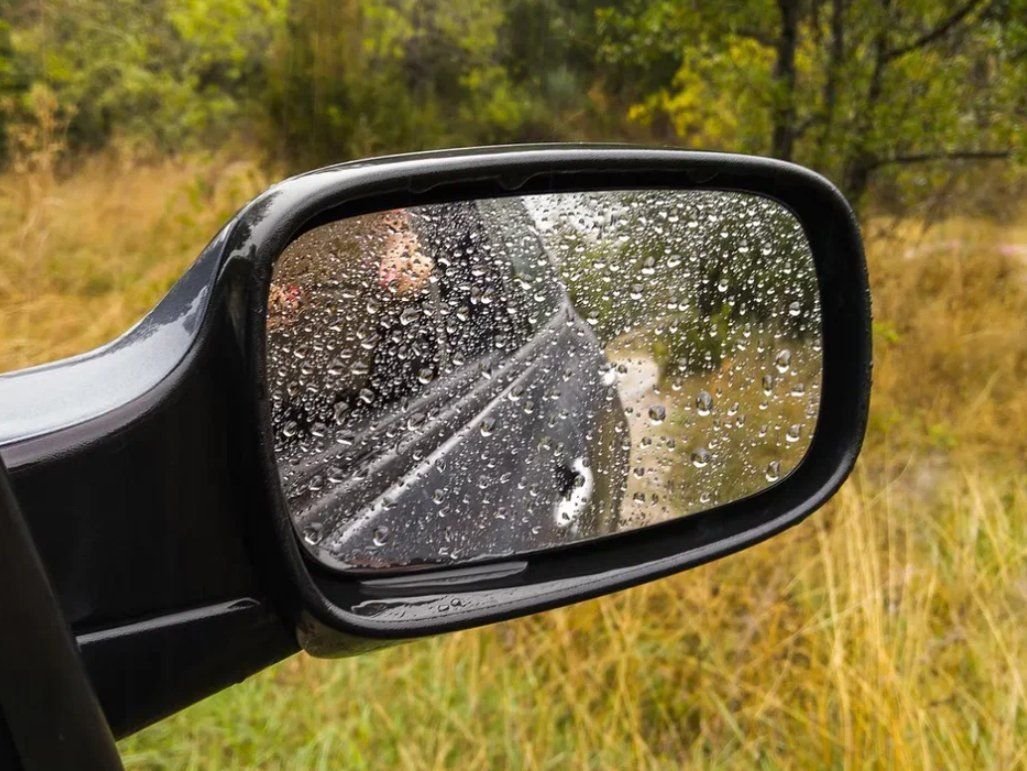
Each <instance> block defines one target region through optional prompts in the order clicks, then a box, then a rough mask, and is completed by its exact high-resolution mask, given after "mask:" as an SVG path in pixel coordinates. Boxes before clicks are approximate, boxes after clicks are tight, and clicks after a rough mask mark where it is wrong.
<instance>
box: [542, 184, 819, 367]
mask: <svg viewBox="0 0 1027 771" xmlns="http://www.w3.org/2000/svg"><path fill="white" fill-rule="evenodd" d="M557 206H558V205H557ZM576 217H577V218H581V217H585V218H586V220H587V219H588V218H594V219H596V220H597V221H599V220H601V222H600V224H599V225H597V226H596V227H595V228H592V229H586V230H585V231H582V230H581V228H580V227H579V226H577V225H574V224H573V222H574V220H575V218H576ZM565 219H566V220H567V221H564V222H557V223H556V224H555V225H554V226H553V231H554V232H553V233H552V234H551V235H550V236H549V238H550V243H551V252H553V253H554V254H555V255H557V257H558V260H559V262H560V265H561V271H562V274H563V278H564V281H565V283H566V284H567V286H568V288H569V291H570V294H571V298H572V300H573V301H574V303H575V305H576V307H577V308H578V311H579V313H580V314H581V315H582V316H584V317H585V318H587V319H588V320H589V322H590V323H591V324H592V325H593V326H594V328H595V330H596V333H597V334H598V335H599V338H600V339H601V340H603V341H609V340H612V339H613V338H615V337H617V336H619V335H623V334H632V333H634V332H640V331H642V330H640V329H639V328H638V326H639V325H641V326H643V327H645V328H646V329H647V331H646V337H647V342H648V344H649V345H650V346H651V349H652V353H653V357H654V358H655V359H656V361H657V362H658V363H659V364H660V365H661V369H662V371H663V372H664V373H667V372H669V371H672V370H677V371H680V372H682V373H685V372H694V371H698V370H702V369H713V368H716V367H718V366H720V364H721V362H722V361H723V359H724V358H725V356H726V355H727V353H728V351H730V350H731V349H732V348H733V347H734V345H735V344H736V343H737V342H738V339H739V338H740V336H742V335H743V334H744V333H745V331H746V330H747V329H748V330H750V331H751V330H752V329H753V328H754V327H760V326H771V327H773V328H774V329H776V330H778V331H779V332H780V333H781V334H785V335H787V336H790V337H805V336H808V335H811V334H817V333H818V332H819V328H818V326H817V322H816V319H817V318H818V315H819V311H818V309H817V303H818V298H817V289H816V276H815V271H814V269H813V265H812V255H811V254H810V251H809V246H808V243H807V241H806V238H805V235H804V233H803V232H802V229H801V228H800V227H799V225H798V223H797V221H796V220H795V218H794V217H793V216H792V215H791V214H790V213H789V212H788V211H787V210H786V209H784V208H783V207H782V206H780V205H779V204H777V203H774V202H772V201H769V200H767V199H763V198H757V197H755V196H751V195H740V194H733V193H717V192H702V193H695V192H693V193H666V192H638V193H617V194H612V193H604V194H596V195H590V196H582V197H581V201H580V203H579V205H578V207H577V209H575V211H574V214H573V216H570V217H567V218H565ZM568 222H570V223H571V224H568ZM614 268H616V270H615V271H614ZM636 290H637V291H636ZM654 329H659V330H661V332H660V333H659V334H656V333H654V331H653V330H654Z"/></svg>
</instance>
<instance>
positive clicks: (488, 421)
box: [480, 418, 496, 436]
mask: <svg viewBox="0 0 1027 771" xmlns="http://www.w3.org/2000/svg"><path fill="white" fill-rule="evenodd" d="M480 430H481V435H482V436H492V433H493V432H494V431H495V430H496V419H495V418H485V419H484V420H482V421H481V426H480Z"/></svg>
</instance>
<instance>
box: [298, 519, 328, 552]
mask: <svg viewBox="0 0 1027 771" xmlns="http://www.w3.org/2000/svg"><path fill="white" fill-rule="evenodd" d="M323 537H324V527H322V525H321V523H320V522H315V523H314V524H312V525H307V526H306V527H305V528H303V540H304V541H306V542H307V543H309V544H310V545H311V546H315V545H317V544H319V543H321V539H322V538H323Z"/></svg>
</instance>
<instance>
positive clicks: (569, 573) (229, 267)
mask: <svg viewBox="0 0 1027 771" xmlns="http://www.w3.org/2000/svg"><path fill="white" fill-rule="evenodd" d="M870 363H871V349H870V306H869V294H868V288H867V277H866V266H865V261H864V258H863V252H862V244H861V241H860V236H859V231H858V228H857V225H856V222H855V219H854V217H853V214H852V212H851V210H850V209H849V207H848V205H847V204H846V202H845V200H844V199H843V198H842V196H841V195H840V194H839V193H838V191H837V190H836V189H835V188H834V187H832V186H831V185H830V184H829V183H828V182H827V181H825V180H824V179H823V178H822V177H820V176H818V175H816V174H814V173H812V172H810V171H807V170H805V169H802V168H800V167H798V166H794V165H791V164H787V163H781V162H777V161H772V160H767V159H759V158H750V157H742V156H733V155H721V154H710V153H695V152H685V151H678V150H649V149H633V148H626V147H595V146H539V147H531V146H527V147H511V148H482V149H477V150H469V151H459V152H437V153H424V154H416V155H408V156H396V157H393V158H384V159H379V160H374V161H367V162H360V163H351V164H343V165H340V166H335V167H330V168H327V169H322V170H320V171H316V172H312V173H309V174H305V175H302V176H299V177H295V178H292V179H290V180H286V181H285V182H282V183H281V184H279V185H276V186H275V187H273V188H271V189H270V190H269V191H267V192H266V193H265V194H263V195H262V196H261V197H259V198H257V199H256V200H255V201H253V202H252V203H250V204H249V205H248V206H247V207H246V208H244V209H243V210H242V211H241V212H240V213H239V214H238V215H237V216H236V218H235V219H234V220H233V221H232V222H231V223H229V225H228V226H227V227H226V228H225V229H224V230H223V231H222V233H221V234H219V236H218V237H217V238H216V239H215V241H214V242H212V244H211V245H210V247H208V249H207V251H206V252H205V254H204V256H203V257H201V259H200V261H199V262H198V263H197V264H196V266H194V268H193V269H192V270H191V271H190V273H189V274H187V276H185V277H184V278H183V279H182V281H181V282H180V284H179V285H178V286H177V287H176V288H175V289H173V290H172V292H171V294H169V296H168V298H167V299H166V300H165V301H164V302H163V303H162V304H161V305H160V306H158V308H157V309H155V311H154V312H153V313H152V314H151V316H150V317H148V318H147V319H146V320H144V321H143V322H142V323H141V324H140V325H139V326H138V327H137V328H136V329H134V330H133V331H131V332H129V333H128V334H127V335H126V336H125V337H124V338H122V339H121V340H119V341H116V342H115V343H113V344H111V346H108V347H107V348H104V349H100V350H99V351H96V352H93V353H92V354H86V355H85V356H83V357H79V358H77V359H74V360H69V361H68V362H62V363H58V364H55V365H49V366H48V367H44V368H37V369H35V370H27V371H25V372H21V373H14V374H12V375H7V376H4V377H0V431H3V432H6V433H5V434H3V435H0V450H2V452H3V457H4V460H5V461H6V462H7V464H8V466H9V467H10V468H11V471H12V477H13V479H14V484H15V489H16V492H17V494H18V496H19V502H20V504H21V506H22V509H23V510H24V512H25V516H26V518H27V519H29V520H30V522H32V521H33V520H34V521H35V522H36V523H44V522H46V521H52V520H53V518H54V517H55V516H56V514H55V512H57V511H60V510H61V509H62V501H63V502H64V509H67V505H66V504H67V500H68V497H69V496H77V497H76V498H75V501H76V505H75V507H74V509H72V510H67V513H66V514H65V515H64V516H65V519H66V521H64V522H63V523H62V526H63V528H64V529H63V531H62V533H61V534H60V536H58V535H50V534H49V531H48V530H47V527H46V526H45V525H43V524H39V532H40V533H42V535H41V536H37V537H38V538H39V541H40V543H39V547H40V551H41V554H42V556H43V557H44V561H45V562H46V563H47V566H48V569H49V570H50V571H51V574H52V576H53V577H54V581H55V584H56V587H57V590H58V595H59V596H61V597H62V599H63V600H64V603H65V608H66V613H68V615H69V620H70V621H71V623H72V626H73V629H75V630H76V632H77V633H79V632H81V633H80V637H79V642H80V645H83V644H84V648H83V649H84V651H85V655H86V659H87V663H89V662H90V661H92V662H93V664H92V665H91V666H92V668H93V670H94V671H101V672H110V671H111V670H112V669H113V668H114V667H115V665H116V664H120V663H122V662H123V661H124V657H125V656H126V655H135V654H133V653H126V650H128V649H129V648H131V646H128V647H126V643H125V640H126V639H136V638H133V637H132V634H134V632H133V633H132V634H128V633H126V632H124V628H125V626H126V625H130V623H131V622H132V620H133V619H136V620H138V619H139V618H141V617H144V616H145V617H150V618H152V617H153V616H154V615H155V614H156V615H161V614H164V616H166V617H167V618H168V619H171V617H172V616H173V615H174V614H175V613H181V612H182V610H183V609H186V608H190V607H193V608H195V607H199V606H202V607H208V608H212V609H214V608H218V609H217V610H211V612H210V614H209V618H207V617H206V616H205V617H204V618H205V619H206V620H204V621H202V622H200V621H197V619H196V618H191V620H189V621H188V623H187V622H186V621H185V620H182V619H179V620H177V621H169V622H168V623H169V624H170V625H171V626H170V627H167V628H163V631H162V632H161V635H162V636H159V637H160V640H162V641H163V642H160V643H159V644H158V643H156V642H155V640H157V639H158V637H155V636H154V632H153V629H150V628H148V629H142V628H140V629H138V630H137V631H138V633H139V634H140V635H144V636H145V637H146V640H147V641H148V644H149V645H150V646H151V649H152V646H153V645H158V647H159V646H160V645H164V646H171V647H174V646H175V645H176V643H174V642H168V641H167V640H168V639H172V640H175V639H184V638H178V637H176V636H175V634H173V633H170V632H168V629H170V628H176V629H179V631H181V634H183V635H186V634H188V635H192V637H191V638H190V639H193V640H195V639H204V640H207V639H209V640H211V641H213V640H215V639H218V640H222V642H219V643H215V645H221V646H223V654H221V653H217V652H211V651H208V652H205V653H203V654H201V653H198V652H196V651H192V650H191V649H190V650H191V652H190V654H189V655H190V656H200V657H201V658H202V657H204V656H205V657H207V658H203V661H204V662H205V665H206V666H207V667H208V669H213V668H215V667H214V660H215V659H216V660H217V661H222V662H223V663H224V666H225V668H226V669H227V670H228V672H229V674H230V676H232V677H237V676H239V675H240V674H244V673H245V672H246V671H251V670H252V669H254V668H259V666H262V665H263V664H265V663H267V661H266V660H273V658H274V657H276V656H279V655H284V653H286V652H288V650H289V649H290V646H292V645H294V644H295V642H294V641H295V640H296V639H298V640H299V643H300V644H301V645H302V646H303V647H304V648H306V649H307V650H308V651H310V652H311V653H314V654H316V655H341V654H349V653H356V652H359V651H362V650H367V649H368V648H372V647H376V646H379V645H383V644H386V643H388V642H390V641H397V640H404V639H411V638H416V637H423V636H425V635H430V634H435V633H439V632H443V631H447V630H453V629H460V628H466V627H472V626H477V625H481V624H486V623H490V622H493V621H498V620H502V619H507V618H512V617H515V616H520V615H524V614H528V613H533V612H537V611H540V610H545V609H548V608H553V607H557V606H560V605H565V604H568V603H572V602H576V601H579V600H582V599H586V598H590V597H596V596H598V595H601V594H605V593H608V592H612V591H615V590H617V589H621V588H624V587H628V586H632V585H635V584H639V583H642V582H644V581H649V580H652V579H655V578H659V577H661V576H665V575H668V574H670V573H674V572H677V571H681V570H684V569H687V568H689V567H692V566H694V565H697V564H700V563H703V562H707V561H710V560H713V559H716V558H718V557H721V556H725V555H727V554H730V553H732V552H735V551H738V550H740V549H742V548H745V547H747V546H750V545H753V544H755V543H758V542H760V541H762V540H764V539H766V538H768V537H770V536H772V535H774V534H775V533H778V532H780V531H781V530H784V529H785V528H787V527H790V526H792V525H794V524H796V523H798V522H799V521H801V520H802V519H803V518H805V517H806V516H808V515H809V514H810V513H812V512H813V511H815V510H816V509H817V508H818V507H819V506H821V505H822V504H823V503H824V502H825V501H826V500H827V499H828V498H829V497H830V496H831V495H832V494H833V493H834V491H835V490H836V489H837V488H838V486H839V485H840V484H841V483H842V481H843V480H844V479H845V477H846V476H847V475H848V473H849V471H850V470H851V468H852V466H853V464H854V462H855V458H856V456H857V454H858V451H859V447H860V443H861V441H862V437H863V433H864V429H865V424H866V417H867V408H868V401H869V384H870ZM28 405H35V407H34V408H29V407H28ZM69 534H71V535H72V536H78V537H79V540H78V541H76V543H77V548H76V550H75V551H74V553H68V551H67V550H66V549H62V544H65V543H67V538H68V536H69ZM171 566H177V567H174V568H172V567H171ZM169 569H171V570H172V572H173V573H174V571H175V570H178V571H180V573H181V575H177V576H176V578H175V580H174V581H173V582H172V581H170V580H169V578H168V570H169ZM128 576H131V585H127V584H126V583H125V579H126V578H127V577H128ZM83 577H85V578H83ZM172 583H174V585H171V584H172ZM233 598H235V599H236V601H237V602H238V601H243V600H244V601H245V604H244V606H241V605H238V604H235V605H232V606H231V608H229V607H228V606H227V605H224V603H226V602H228V601H230V600H232V599H233ZM179 621H181V624H179ZM208 622H209V623H208ZM176 625H178V626H176ZM115 628H118V629H121V630H122V632H121V633H120V634H113V633H112V634H105V633H104V631H103V630H105V629H115ZM187 628H188V629H187ZM257 629H259V630H261V631H260V633H259V634H257V633H255V631H254V630H257ZM198 630H206V631H198ZM126 634H128V637H126ZM169 634H170V637H168V635H169ZM204 635H209V637H205V636H204ZM246 635H248V636H249V640H250V642H249V643H248V646H249V647H248V648H246V649H247V651H248V653H247V656H243V657H241V658H242V663H230V662H229V661H228V659H229V658H230V657H232V656H234V657H235V660H236V662H238V660H239V659H240V656H239V654H238V650H239V648H238V646H242V647H246V645H247V643H244V642H242V638H243V637H245V636H246ZM84 638H85V639H84ZM138 639H140V640H142V639H143V638H142V637H140V638H138ZM226 640H228V641H234V642H233V643H232V644H228V643H226V642H224V641H226ZM255 640H263V641H265V642H264V643H261V644H257V643H256V642H254V641H255ZM283 641H284V642H283ZM233 646H235V647H233ZM133 650H134V649H133ZM176 650H178V649H177V648H176ZM90 651H93V652H92V653H90ZM183 655H184V654H183ZM219 656H220V658H219ZM122 668H123V667H122ZM110 677H112V678H115V679H116V676H115V675H113V674H112V675H110ZM120 677H122V678H124V675H120ZM201 679H202V678H201ZM213 685H214V683H213V680H212V679H211V678H208V679H207V680H203V682H196V683H185V684H183V683H170V682H168V683H165V684H164V685H163V686H161V688H163V690H161V688H157V689H156V691H154V692H153V693H150V692H148V694H149V695H148V697H147V698H149V701H148V702H147V703H146V706H145V708H143V707H140V706H139V704H138V703H137V702H138V701H139V699H136V701H135V702H132V703H128V702H127V701H126V699H125V697H124V696H119V695H118V693H116V692H115V691H116V690H117V688H115V686H113V685H112V686H111V688H110V692H109V693H108V694H107V696H106V698H105V697H104V692H103V689H101V698H102V699H103V700H104V702H105V708H107V709H108V713H109V712H110V709H111V707H110V703H114V704H115V706H114V708H115V709H120V710H121V711H122V713H124V715H125V716H124V719H123V723H124V724H125V725H129V726H131V725H136V724H138V721H139V720H140V719H144V718H145V719H152V717H153V716H154V715H156V714H158V713H160V711H161V710H162V709H163V710H164V711H167V708H168V704H169V703H170V701H169V699H170V697H167V698H165V697H166V694H165V691H174V692H175V693H176V694H177V698H178V700H179V702H181V701H182V700H183V699H186V698H187V697H188V698H193V695H194V694H200V695H202V693H201V691H203V690H204V689H206V690H207V691H208V692H209V690H210V689H211V688H212V687H213ZM118 687H120V688H122V690H124V683H123V682H121V683H120V685H119V686H118ZM176 689H177V690H176ZM151 690H153V689H151ZM162 699H163V701H162ZM141 715H142V716H143V717H140V716H141ZM133 720H135V723H133V722H132V721H133Z"/></svg>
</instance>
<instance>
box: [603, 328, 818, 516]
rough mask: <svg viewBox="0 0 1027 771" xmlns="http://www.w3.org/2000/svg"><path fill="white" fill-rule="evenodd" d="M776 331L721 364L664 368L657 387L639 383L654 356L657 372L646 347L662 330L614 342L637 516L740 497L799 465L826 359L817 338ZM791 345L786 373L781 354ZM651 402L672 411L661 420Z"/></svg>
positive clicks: (676, 512) (631, 507)
mask: <svg viewBox="0 0 1027 771" xmlns="http://www.w3.org/2000/svg"><path fill="white" fill-rule="evenodd" d="M774 338H775V336H774V335H769V334H768V335H764V336H759V337H756V336H754V337H753V338H752V339H751V340H750V341H748V344H747V345H745V347H743V348H738V349H736V350H734V351H733V355H732V356H730V357H729V358H725V359H723V360H722V361H721V363H720V366H719V367H717V368H715V369H708V370H700V371H692V372H689V371H688V370H687V369H686V370H685V372H684V374H681V373H680V372H678V371H677V368H674V371H672V372H667V371H665V370H664V371H662V372H661V374H662V377H657V378H655V379H654V380H653V382H652V383H651V384H650V383H648V381H646V382H645V383H640V382H638V380H639V377H640V376H639V374H638V373H639V372H640V371H641V370H643V369H645V368H646V367H645V364H644V363H645V362H647V361H648V362H650V364H649V365H648V368H649V369H657V366H656V363H655V362H654V361H653V359H652V358H650V356H649V351H648V350H647V349H646V347H645V346H646V345H647V344H648V343H651V341H652V340H659V339H660V336H659V335H657V334H649V335H647V334H646V329H644V328H640V329H636V330H635V331H634V332H633V333H632V334H631V335H628V336H624V337H622V338H618V339H617V340H614V341H613V342H611V343H610V344H609V345H608V346H607V355H608V356H609V357H610V359H611V360H612V361H614V362H615V363H616V364H618V365H619V366H618V369H620V370H623V372H622V374H621V375H620V379H621V399H622V401H624V403H625V407H626V409H627V410H628V419H629V422H630V424H631V427H632V432H631V433H632V458H631V468H632V475H631V476H630V477H629V480H628V482H629V488H628V495H627V497H626V506H627V513H628V514H629V515H630V519H629V521H631V522H633V523H637V524H645V523H651V522H658V521H662V520H664V519H668V518H672V517H676V516H682V515H684V514H688V513H691V512H695V511H700V510H702V509H707V508H710V506H712V505H715V504H718V503H727V502H730V501H734V500H739V499H740V498H744V497H746V496H748V495H752V494H754V493H756V492H758V491H760V490H762V489H764V488H765V487H767V485H768V484H770V483H771V482H772V481H776V479H779V478H783V477H784V476H786V475H787V474H788V473H789V472H791V471H792V469H794V468H795V466H796V465H797V464H798V462H799V461H800V460H801V458H802V456H803V454H804V453H805V450H806V448H807V447H808V446H809V442H810V439H811V438H812V435H813V430H814V428H815V425H816V418H815V415H816V411H817V405H818V402H819V389H820V357H819V354H818V353H817V352H816V351H815V350H814V349H813V347H812V345H813V342H814V341H810V340H795V339H787V338H785V339H774ZM785 350H787V352H788V356H789V358H788V361H789V366H788V367H786V368H784V370H783V371H782V369H780V368H779V367H778V366H776V360H777V357H778V355H779V354H780V353H781V352H782V351H785ZM643 385H644V386H646V387H645V388H644V390H642V391H641V393H639V389H640V387H642V386H643ZM636 394H637V395H636ZM632 397H634V398H632ZM700 400H703V401H702V403H700ZM653 405H659V406H660V407H661V408H662V410H663V412H664V413H665V415H666V419H665V420H664V421H662V422H661V423H660V424H658V425H654V424H653V422H652V421H651V419H650V417H649V414H648V410H649V408H650V407H651V406H653ZM795 428H797V429H798V433H797V434H794V436H793V437H792V439H794V441H792V440H791V439H790V438H789V432H791V431H793V429H795ZM707 453H708V457H707V456H706V454H707ZM771 463H774V464H775V467H774V468H773V469H771V468H770V465H771Z"/></svg>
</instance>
